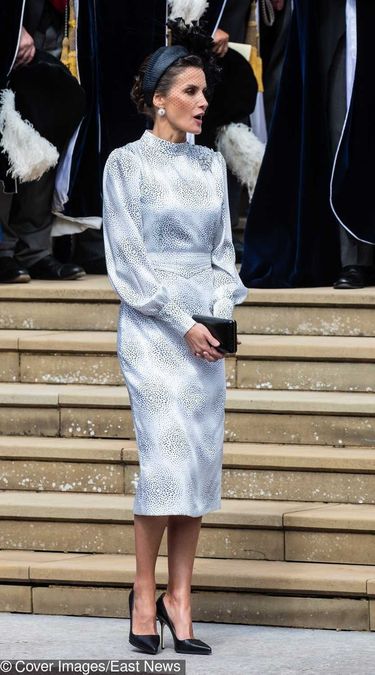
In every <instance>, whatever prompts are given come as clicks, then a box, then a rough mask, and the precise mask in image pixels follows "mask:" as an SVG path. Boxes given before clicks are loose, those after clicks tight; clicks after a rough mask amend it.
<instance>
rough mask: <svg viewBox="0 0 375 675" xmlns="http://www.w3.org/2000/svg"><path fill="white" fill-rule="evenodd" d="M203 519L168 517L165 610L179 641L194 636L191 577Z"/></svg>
mask: <svg viewBox="0 0 375 675" xmlns="http://www.w3.org/2000/svg"><path fill="white" fill-rule="evenodd" d="M201 521H202V518H201V517H198V518H192V517H191V516H169V520H168V587H167V592H166V595H165V596H164V604H165V607H166V610H167V612H168V614H169V616H170V618H171V620H172V622H173V624H174V627H175V630H176V634H177V637H178V638H179V639H180V640H183V639H185V638H192V637H194V635H193V625H192V620H191V600H190V594H191V578H192V574H193V566H194V559H195V554H196V550H197V544H198V538H199V532H200V527H201Z"/></svg>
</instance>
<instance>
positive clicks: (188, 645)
mask: <svg viewBox="0 0 375 675" xmlns="http://www.w3.org/2000/svg"><path fill="white" fill-rule="evenodd" d="M164 596H165V593H162V595H161V596H160V597H159V598H158V599H157V601H156V618H157V619H158V620H159V621H160V632H161V648H162V649H164V626H165V625H167V626H168V628H169V630H170V631H171V633H172V637H173V642H174V649H175V652H177V653H178V654H211V652H212V649H211V647H210V645H208V644H206V643H205V642H202V640H197V639H196V638H185V640H180V639H179V638H178V637H177V635H176V631H175V628H174V625H173V623H172V621H171V619H170V618H169V615H168V612H167V610H166V608H165V604H164V601H163V597H164Z"/></svg>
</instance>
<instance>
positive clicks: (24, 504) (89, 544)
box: [0, 491, 375, 565]
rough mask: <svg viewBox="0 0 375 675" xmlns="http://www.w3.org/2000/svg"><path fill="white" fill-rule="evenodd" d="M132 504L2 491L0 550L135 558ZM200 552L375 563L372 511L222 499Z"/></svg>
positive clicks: (127, 499)
mask: <svg viewBox="0 0 375 675" xmlns="http://www.w3.org/2000/svg"><path fill="white" fill-rule="evenodd" d="M132 506H133V498H132V497H131V496H129V495H108V494H101V495H97V494H69V495H67V494H65V493H41V492H39V493H32V492H19V491H14V492H2V493H0V520H1V531H0V549H1V548H6V549H34V550H42V551H65V552H72V553H77V552H80V553H82V552H83V553H133V552H134V550H133V548H134V542H133V538H134V535H133V512H132ZM161 554H162V555H165V554H166V540H165V538H164V539H163V542H162V548H161ZM197 555H198V556H199V557H214V558H228V559H229V558H236V559H247V560H253V559H262V560H288V561H294V562H296V561H300V562H327V563H348V564H365V565H375V506H374V505H371V504H324V503H323V502H314V503H309V502H293V501H289V502H288V501H271V500H237V499H228V500H227V499H223V500H222V508H221V510H220V511H214V512H211V513H208V514H206V515H205V516H204V517H203V527H202V533H201V537H200V540H199V545H198V552H197Z"/></svg>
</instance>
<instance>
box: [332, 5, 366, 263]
mask: <svg viewBox="0 0 375 675" xmlns="http://www.w3.org/2000/svg"><path fill="white" fill-rule="evenodd" d="M345 5H346V2H345V0H330V2H329V3H327V0H319V11H320V16H321V22H320V35H319V37H320V39H319V52H320V59H321V65H322V73H323V84H324V91H325V96H326V102H327V121H328V127H329V134H330V141H331V155H332V164H333V161H334V158H335V155H336V151H337V147H338V144H339V142H340V138H341V133H342V129H343V126H344V122H345V117H346V110H347V100H346V21H345ZM373 253H374V248H373V246H371V245H370V244H364V243H362V242H360V241H359V240H358V239H356V238H355V237H353V236H352V235H351V234H350V233H349V232H348V231H347V230H346V229H345V228H344V227H342V226H340V255H341V264H342V266H343V267H346V266H349V265H362V266H366V267H368V266H370V265H372V264H373Z"/></svg>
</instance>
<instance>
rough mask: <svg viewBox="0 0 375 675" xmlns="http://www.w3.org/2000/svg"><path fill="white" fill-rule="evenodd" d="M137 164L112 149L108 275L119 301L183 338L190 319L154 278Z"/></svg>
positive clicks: (107, 180)
mask: <svg viewBox="0 0 375 675" xmlns="http://www.w3.org/2000/svg"><path fill="white" fill-rule="evenodd" d="M140 179H141V176H140V164H139V160H138V159H137V157H136V156H135V155H134V153H133V152H132V151H131V150H129V149H126V148H121V149H120V150H114V151H113V152H112V153H111V155H110V157H109V158H108V161H107V164H106V166H105V169H104V177H103V232H104V243H105V251H106V260H107V268H108V276H109V279H110V281H111V284H112V286H113V287H114V289H115V291H116V292H117V294H118V295H119V297H120V299H121V300H122V301H123V302H124V303H126V304H127V305H129V306H130V307H132V308H133V309H135V310H137V311H139V312H141V313H142V314H145V315H148V316H152V317H155V318H157V319H161V320H163V321H166V322H167V323H169V324H171V325H172V326H173V327H174V328H175V330H176V331H178V332H179V333H180V334H181V335H184V334H185V333H186V332H187V331H188V330H189V329H190V328H191V327H192V326H193V325H194V323H195V322H194V320H193V319H192V318H191V316H189V315H188V314H187V313H186V312H184V311H183V309H182V308H181V307H179V306H178V305H177V304H176V303H174V302H173V301H172V300H171V298H170V295H169V293H168V289H167V288H165V286H163V285H162V284H161V283H160V282H159V281H158V280H157V278H156V276H155V273H154V270H153V267H152V264H151V261H150V259H149V257H148V255H147V251H146V249H145V246H144V241H143V236H142V213H141V194H140Z"/></svg>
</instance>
